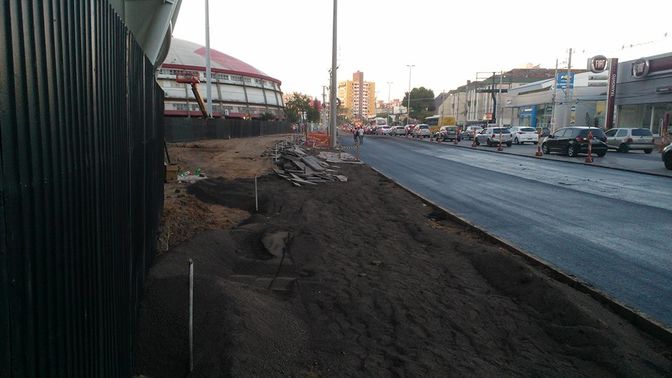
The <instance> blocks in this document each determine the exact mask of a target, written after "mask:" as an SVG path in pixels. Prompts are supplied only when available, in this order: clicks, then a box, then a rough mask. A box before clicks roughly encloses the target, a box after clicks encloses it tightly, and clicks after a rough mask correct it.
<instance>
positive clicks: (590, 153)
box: [586, 130, 593, 163]
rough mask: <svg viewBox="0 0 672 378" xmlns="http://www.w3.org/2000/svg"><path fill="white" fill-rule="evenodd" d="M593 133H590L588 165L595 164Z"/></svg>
mask: <svg viewBox="0 0 672 378" xmlns="http://www.w3.org/2000/svg"><path fill="white" fill-rule="evenodd" d="M592 153H593V132H592V131H590V130H589V131H588V156H586V163H592V162H593V155H592Z"/></svg>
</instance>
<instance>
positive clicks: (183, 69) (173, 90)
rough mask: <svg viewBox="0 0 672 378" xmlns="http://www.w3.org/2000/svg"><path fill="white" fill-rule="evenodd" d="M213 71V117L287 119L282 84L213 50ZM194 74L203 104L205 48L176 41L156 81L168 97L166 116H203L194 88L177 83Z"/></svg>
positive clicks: (204, 95)
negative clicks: (264, 116) (271, 117)
mask: <svg viewBox="0 0 672 378" xmlns="http://www.w3.org/2000/svg"><path fill="white" fill-rule="evenodd" d="M210 67H211V71H212V88H211V91H212V104H213V105H212V111H213V116H215V117H226V118H261V117H262V115H263V114H265V113H270V114H271V115H273V117H275V118H277V119H282V118H284V102H283V98H282V90H281V89H280V85H281V84H282V83H281V82H280V80H278V79H275V78H273V77H271V76H269V75H267V74H266V73H264V72H262V71H260V70H258V69H256V68H254V67H253V66H251V65H250V64H248V63H245V62H243V61H242V60H239V59H236V58H234V57H232V56H230V55H227V54H224V53H223V52H220V51H217V50H214V49H210ZM191 74H193V75H194V76H196V77H198V80H199V83H198V84H197V87H198V91H199V93H200V95H201V97H202V98H203V100H204V101H207V99H206V94H207V90H206V78H205V47H204V46H201V45H199V44H197V43H193V42H189V41H184V40H181V39H175V38H174V39H173V40H172V42H171V46H170V50H169V51H168V55H167V56H166V59H165V60H164V63H163V65H161V68H160V69H159V72H158V75H157V81H158V83H159V85H161V87H162V88H163V91H164V93H165V110H164V114H165V115H167V116H177V117H185V116H186V117H189V116H193V117H198V116H200V115H201V112H200V111H199V107H198V103H197V102H196V98H195V96H194V94H193V92H192V89H191V85H190V84H188V83H178V82H177V76H178V75H191Z"/></svg>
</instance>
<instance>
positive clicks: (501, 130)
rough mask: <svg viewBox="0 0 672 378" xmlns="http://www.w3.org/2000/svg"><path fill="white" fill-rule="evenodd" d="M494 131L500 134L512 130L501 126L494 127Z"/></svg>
mask: <svg viewBox="0 0 672 378" xmlns="http://www.w3.org/2000/svg"><path fill="white" fill-rule="evenodd" d="M492 132H493V133H495V134H499V133H502V134H508V133H510V132H511V130H509V129H505V128H501V127H500V128H496V129H492Z"/></svg>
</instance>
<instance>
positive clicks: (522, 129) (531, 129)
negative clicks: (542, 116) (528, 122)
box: [520, 127, 536, 132]
mask: <svg viewBox="0 0 672 378" xmlns="http://www.w3.org/2000/svg"><path fill="white" fill-rule="evenodd" d="M520 131H532V132H534V131H536V130H535V129H534V128H532V127H523V128H521V129H520Z"/></svg>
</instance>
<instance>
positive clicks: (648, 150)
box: [644, 148, 653, 154]
mask: <svg viewBox="0 0 672 378" xmlns="http://www.w3.org/2000/svg"><path fill="white" fill-rule="evenodd" d="M652 151H653V150H652V149H650V148H647V149H646V150H644V153H645V154H650V153H651V152H652Z"/></svg>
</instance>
